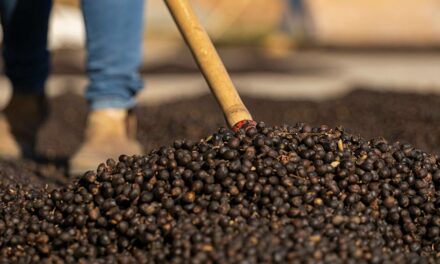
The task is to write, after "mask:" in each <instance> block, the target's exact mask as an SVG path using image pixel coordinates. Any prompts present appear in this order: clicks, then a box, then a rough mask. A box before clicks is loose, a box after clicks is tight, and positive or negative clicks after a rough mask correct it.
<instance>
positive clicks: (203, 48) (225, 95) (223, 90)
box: [164, 0, 255, 131]
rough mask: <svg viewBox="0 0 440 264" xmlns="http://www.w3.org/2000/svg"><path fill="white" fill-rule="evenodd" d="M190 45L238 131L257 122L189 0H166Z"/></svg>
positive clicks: (208, 81)
mask: <svg viewBox="0 0 440 264" xmlns="http://www.w3.org/2000/svg"><path fill="white" fill-rule="evenodd" d="M164 1H165V3H166V5H167V6H168V9H169V11H170V13H171V15H172V16H173V19H174V21H175V22H176V24H177V27H178V28H179V30H180V33H181V34H182V36H183V38H184V39H185V41H186V43H187V45H188V46H189V48H190V50H191V52H192V54H193V56H194V58H195V60H196V62H197V64H198V66H199V69H200V70H201V72H202V74H203V76H204V77H205V80H206V82H207V83H208V85H209V88H210V89H211V92H212V93H213V94H214V96H215V98H216V99H217V102H218V103H219V105H220V107H221V108H222V111H223V114H224V115H225V118H226V120H227V122H228V124H229V126H230V127H231V128H232V129H233V130H235V131H238V130H240V129H241V128H245V127H251V126H255V122H254V121H253V120H252V116H251V114H250V113H249V111H248V110H247V108H246V106H245V105H244V104H243V101H242V100H241V98H240V96H239V95H238V92H237V90H236V89H235V86H234V84H233V83H232V80H231V78H230V77H229V74H228V72H227V71H226V68H225V66H224V65H223V62H222V60H221V59H220V56H219V55H218V53H217V51H216V49H215V47H214V45H213V44H212V41H211V39H210V38H209V36H208V33H207V32H206V30H205V29H204V28H203V26H202V25H201V23H200V21H199V19H198V18H197V16H196V15H195V13H194V11H193V9H192V7H191V5H190V3H189V1H188V0H164Z"/></svg>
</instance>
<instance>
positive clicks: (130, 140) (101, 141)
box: [69, 109, 142, 176]
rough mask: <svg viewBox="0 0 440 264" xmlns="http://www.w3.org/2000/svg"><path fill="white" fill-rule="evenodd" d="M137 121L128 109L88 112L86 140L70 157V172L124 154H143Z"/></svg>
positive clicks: (87, 167) (91, 168) (92, 168)
mask: <svg viewBox="0 0 440 264" xmlns="http://www.w3.org/2000/svg"><path fill="white" fill-rule="evenodd" d="M136 130H137V123H136V118H135V116H134V115H132V114H131V113H129V112H128V111H127V110H125V109H102V110H96V111H92V112H90V113H89V116H88V119H87V127H86V131H85V138H84V142H83V143H82V144H81V146H80V148H79V150H78V151H77V152H76V153H75V154H74V155H73V157H72V158H71V159H70V161H69V173H70V175H71V176H78V175H81V174H83V173H85V172H87V171H89V170H94V169H96V168H97V166H98V165H99V164H100V163H102V162H105V161H106V160H107V159H108V158H113V159H115V160H117V159H118V157H119V156H120V155H122V154H126V155H140V154H142V147H141V145H140V143H139V141H138V140H137V139H136Z"/></svg>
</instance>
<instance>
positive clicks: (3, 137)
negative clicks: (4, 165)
mask: <svg viewBox="0 0 440 264" xmlns="http://www.w3.org/2000/svg"><path fill="white" fill-rule="evenodd" d="M0 142H1V143H0V158H7V159H19V158H20V157H21V149H20V146H19V145H18V143H17V141H16V140H15V137H14V135H12V132H11V128H10V126H9V122H8V120H7V119H6V117H5V116H4V115H3V114H0Z"/></svg>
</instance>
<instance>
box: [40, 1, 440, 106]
mask: <svg viewBox="0 0 440 264" xmlns="http://www.w3.org/2000/svg"><path fill="white" fill-rule="evenodd" d="M147 2H148V4H147V6H146V8H145V9H146V10H145V12H146V21H145V28H146V29H145V38H144V39H145V41H144V47H145V49H144V50H145V52H144V63H143V67H142V72H143V73H144V74H145V75H146V76H147V75H148V76H150V78H149V80H147V81H149V82H150V85H148V87H149V89H146V90H145V91H144V92H143V93H142V94H141V96H140V100H141V101H145V100H147V101H148V100H150V101H154V102H157V100H162V99H171V98H173V95H175V97H176V98H180V96H181V95H182V93H184V94H186V93H192V92H195V90H197V89H199V90H200V91H202V90H206V86H204V84H203V80H202V79H201V78H200V75H198V74H197V68H196V66H195V64H194V62H193V59H192V58H191V56H190V53H189V52H188V49H187V48H186V47H185V46H184V43H183V42H182V40H181V37H180V35H179V33H178V31H177V30H176V27H175V25H174V23H173V21H172V20H171V17H170V15H169V14H168V11H167V10H166V8H165V6H164V3H163V1H162V0H149V1H147ZM192 3H193V5H194V7H195V9H196V11H197V13H198V15H199V16H200V18H201V20H202V23H203V24H204V25H205V26H206V28H207V29H208V31H209V33H210V35H211V37H212V38H213V40H214V42H215V43H216V45H217V47H218V49H219V51H220V54H221V55H222V57H223V59H224V61H225V63H226V65H227V67H228V69H229V70H230V71H231V73H232V74H233V75H234V76H236V77H235V79H234V80H235V81H236V83H237V85H238V86H239V88H240V89H242V90H243V92H244V93H247V92H252V93H254V94H264V95H266V94H269V95H270V96H273V97H280V96H281V97H285V96H291V97H294V98H298V96H300V97H306V98H309V97H312V98H316V97H323V96H329V95H338V94H340V93H341V92H342V91H343V90H344V91H345V90H346V89H348V88H349V87H352V86H356V85H364V86H380V87H381V88H382V87H384V86H386V87H389V88H393V89H397V88H398V89H410V90H414V89H416V90H418V91H426V90H429V91H432V90H436V89H435V87H434V86H436V85H437V84H440V74H438V68H437V67H438V66H440V64H439V61H438V58H439V56H438V54H437V49H438V47H440V17H439V16H438V14H439V12H440V2H439V1H436V0H418V1H415V0H403V1H402V0H357V1H350V0H334V1H325V0H307V1H301V0H271V1H268V0H221V1H220V0H192ZM78 5H79V1H77V0H56V1H55V8H54V12H53V13H52V19H51V33H50V47H51V49H52V50H53V51H54V53H53V62H54V67H53V70H54V76H53V78H52V79H51V82H50V83H49V87H48V88H49V92H50V94H59V93H62V92H64V91H65V90H66V89H67V90H69V89H73V90H74V91H77V92H80V93H81V92H82V91H83V89H84V86H85V84H86V80H85V78H84V76H83V75H82V74H83V73H84V58H85V52H84V49H83V45H84V28H83V23H82V17H81V13H80V10H79V8H78ZM251 73H258V74H256V75H255V76H252V74H251ZM163 74H168V76H173V78H164V76H163ZM176 75H177V76H176ZM278 75H281V76H278ZM61 77H62V78H61ZM254 77H255V78H254ZM182 79H185V80H186V81H185V82H182ZM66 80H67V82H66ZM274 80H276V81H274ZM176 86H177V87H176ZM188 87H190V88H188ZM408 87H409V88H408ZM52 88H53V89H52ZM167 88H170V89H172V90H176V92H166V91H168V90H167ZM273 91H277V92H273Z"/></svg>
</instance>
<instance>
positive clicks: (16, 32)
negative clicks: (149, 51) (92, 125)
mask: <svg viewBox="0 0 440 264" xmlns="http://www.w3.org/2000/svg"><path fill="white" fill-rule="evenodd" d="M81 4H82V5H81V6H82V11H83V15H84V21H85V26H86V32H87V43H86V46H87V51H88V56H87V73H88V76H89V79H90V84H89V87H88V89H87V92H86V99H87V100H88V101H89V103H90V106H91V108H92V109H100V108H131V107H133V106H134V105H135V100H134V97H135V95H136V93H137V92H138V91H139V90H140V89H142V87H143V83H142V79H141V78H140V75H139V73H138V68H139V66H140V64H141V59H142V55H141V53H142V35H143V34H142V31H143V10H144V8H143V7H144V0H130V1H121V0H82V1H81ZM51 6H52V1H51V0H0V15H1V17H2V26H3V32H4V39H3V43H4V45H3V57H4V61H5V73H6V75H7V76H8V78H9V79H10V80H11V83H12V85H13V88H14V92H18V93H33V94H43V93H44V86H45V82H46V79H47V77H48V74H49V68H50V62H49V61H50V59H49V52H48V50H47V31H48V20H49V15H50V10H51Z"/></svg>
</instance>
